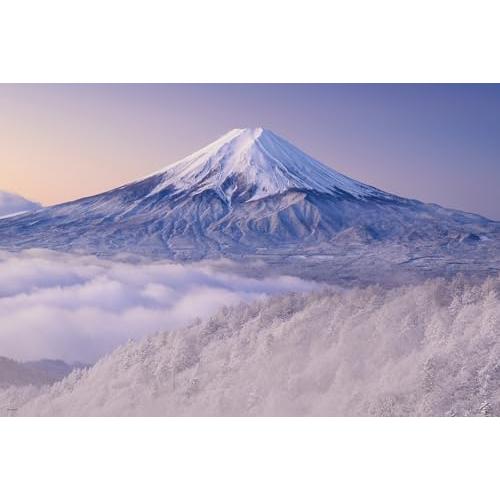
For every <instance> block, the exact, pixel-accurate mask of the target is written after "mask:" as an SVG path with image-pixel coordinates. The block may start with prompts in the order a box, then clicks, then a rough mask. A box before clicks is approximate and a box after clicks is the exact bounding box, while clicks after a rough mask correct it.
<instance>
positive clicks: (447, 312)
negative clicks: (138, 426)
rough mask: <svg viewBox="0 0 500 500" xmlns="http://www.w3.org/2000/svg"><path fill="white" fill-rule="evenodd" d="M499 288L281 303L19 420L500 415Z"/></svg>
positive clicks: (69, 389)
mask: <svg viewBox="0 0 500 500" xmlns="http://www.w3.org/2000/svg"><path fill="white" fill-rule="evenodd" d="M499 331H500V281H499V280H498V279H492V278H490V279H488V280H486V281H484V282H483V283H479V284H472V283H468V282H467V281H466V280H464V279H462V278H455V279H454V280H453V281H451V282H447V281H446V280H444V279H434V280H430V281H428V282H426V283H422V284H419V285H414V286H403V287H399V288H393V289H383V288H380V287H378V286H371V287H368V288H353V289H350V290H340V289H337V290H326V291H323V292H313V293H310V294H299V295H287V296H284V297H281V298H276V297H275V298H270V299H268V300H266V301H262V302H257V303H253V304H251V305H241V306H238V307H234V308H230V309H224V310H222V311H221V312H220V313H219V314H218V315H216V316H214V317H213V318H212V319H210V320H209V321H205V322H199V323H197V324H194V325H192V326H191V327H189V328H184V329H180V330H176V331H172V332H167V333H162V334H158V335H156V336H153V337H151V338H148V339H146V340H143V341H141V342H131V343H129V344H127V345H125V346H123V347H121V348H118V349H117V350H116V351H115V352H113V353H112V354H111V355H109V356H108V357H106V358H104V359H102V360H101V361H99V362H98V363H97V364H96V365H95V366H94V367H93V368H91V369H89V370H83V371H80V372H73V373H72V374H71V375H70V376H68V377H67V378H66V379H64V380H63V381H61V382H58V383H56V384H54V385H53V386H52V387H50V388H42V389H33V388H20V389H15V388H11V389H9V390H5V391H3V392H1V393H0V408H16V411H17V412H18V414H19V415H499V416H500V391H499V387H500V370H499V363H498V360H499V359H500V350H499V343H498V332H499Z"/></svg>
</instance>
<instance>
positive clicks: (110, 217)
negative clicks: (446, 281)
mask: <svg viewBox="0 0 500 500" xmlns="http://www.w3.org/2000/svg"><path fill="white" fill-rule="evenodd" d="M499 228H500V225H499V224H498V223H493V222H491V221H488V220H487V219H484V218H482V217H480V216H477V215H473V214H467V213H463V212H459V211H453V210H446V209H443V208H441V207H438V206H436V205H430V204H424V203H421V202H418V201H415V200H408V199H404V198H400V197H398V196H395V195H391V194H389V193H385V192H383V191H380V190H378V189H376V188H373V187H370V186H367V185H366V184H363V183H360V182H358V181H355V180H353V179H350V178H348V177H346V176H344V175H342V174H340V173H338V172H336V171H334V170H332V169H330V168H328V167H326V166H324V165H322V164H321V163H319V162H317V161H316V160H314V159H312V158H311V157H309V156H308V155H306V154H305V153H303V152H301V151H300V150H298V149H297V148H296V147H294V146H293V145H291V144H289V143H288V142H287V141H285V140H283V139H281V138H280V137H278V136H276V135H275V134H274V133H272V132H270V131H267V130H264V129H260V128H259V129H235V130H233V131H231V132H229V133H228V134H226V135H225V136H223V137H221V138H220V139H219V140H217V141H215V142H214V143H212V144H210V145H209V146H207V147H205V148H203V149H201V150H200V151H198V152H196V153H194V154H192V155H190V156H188V157H187V158H185V159H184V160H181V161H179V162H176V163H174V164H173V165H170V166H169V167H167V168H164V169H162V170H160V171H158V172H156V173H154V174H152V175H150V176H148V177H146V178H144V179H140V180H138V181H136V182H133V183H130V184H127V185H125V186H122V187H120V188H117V189H114V190H111V191H108V192H106V193H102V194H99V195H96V196H92V197H89V198H84V199H81V200H76V201H73V202H69V203H65V204H62V205H58V206H55V207H50V208H46V209H43V210H40V211H38V212H36V213H34V214H28V215H25V216H20V217H15V218H13V219H9V220H6V221H0V245H2V246H3V247H4V248H8V249H19V248H29V247H46V248H51V249H56V250H65V251H68V250H69V251H71V250H78V251H88V252H91V253H97V254H100V255H113V254H117V253H121V252H128V253H139V254H141V255H147V256H150V257H162V258H163V257H167V258H176V259H200V258H206V257H218V256H221V255H226V256H229V257H238V256H242V255H246V256H248V255H261V256H268V255H285V256H286V255H297V254H306V255H317V254H322V255H331V254H332V252H333V251H337V250H338V249H339V248H346V249H347V248H349V247H350V246H352V245H362V246H366V245H368V244H380V243H384V244H387V243H389V244H391V245H394V244H402V245H406V246H410V247H412V248H415V247H416V246H417V244H418V242H422V243H425V244H427V243H428V242H429V241H431V242H433V245H434V247H437V248H441V247H443V246H445V245H450V243H451V244H453V245H455V244H457V245H462V246H463V245H466V244H467V245H469V246H470V245H476V246H484V245H486V244H487V243H485V242H490V243H488V245H491V242H492V241H493V242H495V244H496V243H497V242H498V240H499V237H498V236H499V234H500V229H499ZM454 251H455V250H453V252H454ZM409 257H411V258H413V255H412V256H409Z"/></svg>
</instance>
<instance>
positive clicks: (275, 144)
mask: <svg viewBox="0 0 500 500" xmlns="http://www.w3.org/2000/svg"><path fill="white" fill-rule="evenodd" d="M153 176H161V177H162V180H161V182H159V183H158V184H157V185H156V186H155V188H154V189H153V190H152V192H151V193H150V194H151V195H154V194H156V193H158V192H160V191H162V190H163V189H165V188H167V187H172V186H174V188H175V189H176V190H185V189H191V190H193V189H194V191H195V192H199V191H203V190H206V189H214V190H215V191H217V192H218V193H219V194H221V195H222V196H223V197H224V198H229V199H230V198H231V195H232V194H233V193H234V192H235V191H238V192H246V193H251V197H250V198H249V200H256V199H259V198H263V197H266V196H270V195H274V194H278V193H283V192H285V191H287V190H289V189H306V190H314V191H317V192H320V193H328V194H333V193H335V192H336V191H338V190H339V189H340V190H342V191H345V192H347V193H349V194H350V195H352V196H355V197H363V196H366V195H369V194H373V193H374V192H376V191H377V190H375V189H374V188H371V187H370V186H367V185H365V184H362V183H360V182H357V181H355V180H353V179H350V178H348V177H346V176H344V175H342V174H340V173H339V172H336V171H335V170H332V169H331V168H329V167H327V166H325V165H323V164H322V163H320V162H319V161H317V160H315V159H313V158H311V157H310V156H309V155H307V154H306V153H304V152H302V151H301V150H299V149H298V148H296V147H295V146H293V145H292V144H290V143H289V142H287V141H286V140H284V139H282V138H281V137H279V136H277V135H276V134H274V133H273V132H271V131H270V130H267V129H264V128H262V127H257V128H243V129H233V130H231V131H229V132H228V133H226V134H225V135H223V136H222V137H220V138H219V139H217V140H216V141H214V142H212V143H211V144H209V145H208V146H206V147H204V148H202V149H200V150H199V151H196V152H195V153H193V154H191V155H189V156H187V157H186V158H184V159H182V160H180V161H177V162H175V163H173V164H172V165H169V166H167V167H165V168H163V169H161V170H160V171H158V172H156V173H155V174H153Z"/></svg>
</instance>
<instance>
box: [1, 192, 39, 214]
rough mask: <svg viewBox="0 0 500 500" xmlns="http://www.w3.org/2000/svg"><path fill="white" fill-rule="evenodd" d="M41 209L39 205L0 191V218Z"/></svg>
mask: <svg viewBox="0 0 500 500" xmlns="http://www.w3.org/2000/svg"><path fill="white" fill-rule="evenodd" d="M40 207H41V205H40V204H39V203H35V202H34V201H29V200H27V199H26V198H23V197H22V196H19V195H17V194H13V193H7V192H5V191H0V217H6V216H12V215H15V214H19V213H21V212H31V211H33V210H38V209H39V208H40Z"/></svg>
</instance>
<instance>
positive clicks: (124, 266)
mask: <svg viewBox="0 0 500 500" xmlns="http://www.w3.org/2000/svg"><path fill="white" fill-rule="evenodd" d="M0 276H1V280H0V355H2V356H6V357H10V358H13V359H16V360H21V361H24V360H34V359H41V358H50V359H63V360H65V361H68V362H75V361H80V362H85V363H92V362H94V361H96V360H97V359H98V358H99V357H101V356H102V355H104V354H106V353H108V352H110V351H112V350H113V349H114V348H115V347H117V346H118V345H120V344H123V343H124V342H126V341H127V340H128V339H139V338H141V337H143V336H145V335H149V334H153V333H155V332H159V331H165V330H170V329H173V328H178V327H180V326H184V325H186V324H189V323H190V322H192V321H193V320H194V319H195V318H198V317H199V318H204V317H207V316H209V315H210V314H212V313H214V312H215V311H216V310H217V309H219V308H220V307H221V306H223V305H234V304H236V303H239V302H241V301H251V300H254V299H259V298H263V297H265V296H267V295H269V294H279V293H285V292H288V291H309V290H312V289H314V288H315V287H316V286H317V285H315V284H314V283H311V282H307V281H304V280H301V279H298V278H294V277H288V276H282V277H273V278H265V279H252V278H247V277H242V276H240V275H236V274H232V273H230V272H221V271H218V270H216V269H215V267H213V266H212V265H211V264H210V263H204V264H179V263H172V262H155V263H130V262H117V261H111V260H105V259H100V258H97V257H93V256H81V255H74V254H65V253H59V252H52V251H48V250H38V249H37V250H27V251H23V252H19V253H10V252H1V251H0Z"/></svg>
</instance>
